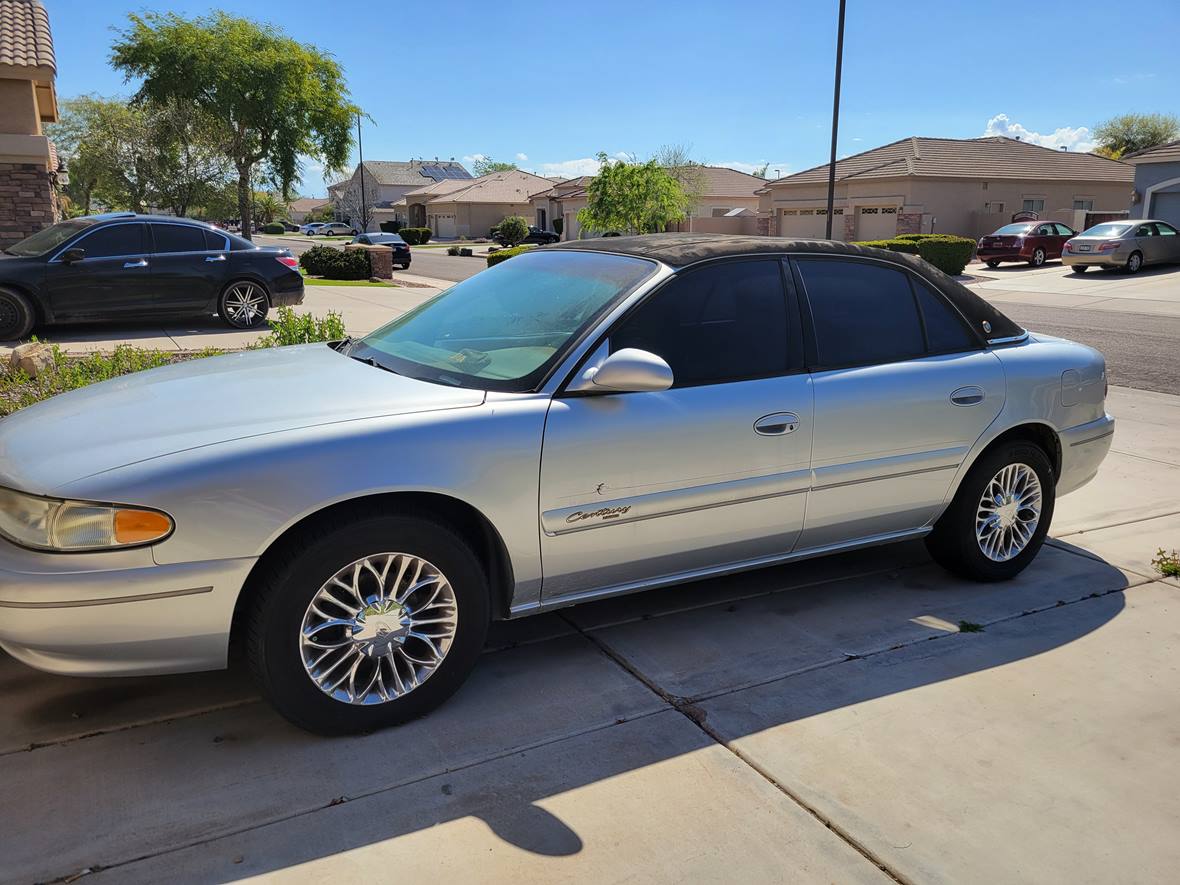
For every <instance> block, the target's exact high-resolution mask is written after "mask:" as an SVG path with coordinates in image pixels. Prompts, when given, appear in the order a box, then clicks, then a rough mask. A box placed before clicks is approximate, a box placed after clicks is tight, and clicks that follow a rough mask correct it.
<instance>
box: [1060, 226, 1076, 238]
mask: <svg viewBox="0 0 1180 885" xmlns="http://www.w3.org/2000/svg"><path fill="white" fill-rule="evenodd" d="M1057 235H1058V236H1061V237H1076V236H1077V231H1075V230H1073V229H1072V228H1069V227H1066V226H1065V225H1064V224H1058V225H1057Z"/></svg>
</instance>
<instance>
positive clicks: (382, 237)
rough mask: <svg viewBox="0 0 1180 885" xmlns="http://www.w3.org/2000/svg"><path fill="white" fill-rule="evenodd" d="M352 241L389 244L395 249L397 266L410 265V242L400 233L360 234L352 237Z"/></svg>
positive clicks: (368, 243)
mask: <svg viewBox="0 0 1180 885" xmlns="http://www.w3.org/2000/svg"><path fill="white" fill-rule="evenodd" d="M352 241H353V242H354V243H362V244H364V245H366V246H389V247H390V248H392V249H393V264H394V266H395V267H403V268H408V267H409V266H410V244H409V243H407V242H406V241H405V240H403V239H402V238H401V236H400V235H399V234H386V233H380V234H377V233H373V234H358V235H357V236H355V237H353V238H352Z"/></svg>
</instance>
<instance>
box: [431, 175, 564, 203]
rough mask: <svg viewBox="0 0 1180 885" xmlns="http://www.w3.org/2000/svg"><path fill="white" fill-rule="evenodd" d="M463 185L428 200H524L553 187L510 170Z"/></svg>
mask: <svg viewBox="0 0 1180 885" xmlns="http://www.w3.org/2000/svg"><path fill="white" fill-rule="evenodd" d="M464 184H466V185H467V186H466V187H464V188H460V189H458V190H455V191H452V192H450V193H441V194H437V195H436V196H434V197H431V198H430V199H429V200H427V202H429V203H527V202H528V201H529V200H530V199H531V198H532V197H533V196H535V195H536V194H539V193H541V192H542V191H547V190H549V189H550V188H551V187H553V182H552V181H550V180H549V179H548V178H542V177H541V176H540V175H533V174H532V173H531V172H521V171H520V170H519V169H514V170H512V171H510V172H493V173H492V174H490V175H484V176H482V177H481V178H477V179H475V180H474V181H467V182H464Z"/></svg>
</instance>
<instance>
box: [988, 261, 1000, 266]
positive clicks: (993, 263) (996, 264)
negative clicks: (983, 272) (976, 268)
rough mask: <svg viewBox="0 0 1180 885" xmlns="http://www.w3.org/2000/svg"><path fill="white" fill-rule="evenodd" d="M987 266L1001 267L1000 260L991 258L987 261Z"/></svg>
mask: <svg viewBox="0 0 1180 885" xmlns="http://www.w3.org/2000/svg"><path fill="white" fill-rule="evenodd" d="M987 266H988V267H999V266H1000V262H998V261H996V260H995V259H991V260H990V261H988V262H987Z"/></svg>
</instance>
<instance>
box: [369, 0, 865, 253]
mask: <svg viewBox="0 0 1180 885" xmlns="http://www.w3.org/2000/svg"><path fill="white" fill-rule="evenodd" d="M840 2H841V3H843V2H844V0H840ZM356 149H357V154H358V155H359V157H360V163H359V164H358V167H359V168H360V170H361V223H360V229H361V233H362V234H363V233H364V232H365V231H366V230H368V229H369V210H368V207H367V206H366V205H365V145H364V143H363V142H362V141H361V115H360V114H357V115H356ZM833 150H834V148H833Z"/></svg>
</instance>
